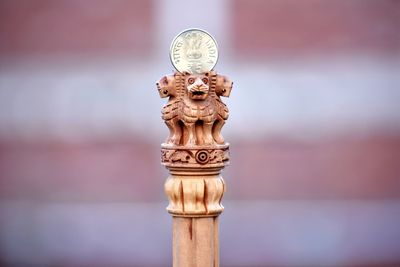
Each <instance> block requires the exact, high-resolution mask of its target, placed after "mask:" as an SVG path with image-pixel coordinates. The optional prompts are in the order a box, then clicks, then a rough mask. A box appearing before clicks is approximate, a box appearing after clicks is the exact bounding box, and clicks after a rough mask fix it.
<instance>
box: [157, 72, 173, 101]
mask: <svg viewBox="0 0 400 267" xmlns="http://www.w3.org/2000/svg"><path fill="white" fill-rule="evenodd" d="M174 81H175V79H174V76H172V75H167V76H164V77H162V78H161V79H160V80H159V81H158V82H157V83H156V84H157V89H158V93H159V94H160V97H161V98H165V97H168V96H175V95H176V92H175V82H174Z"/></svg>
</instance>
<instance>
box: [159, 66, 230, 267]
mask: <svg viewBox="0 0 400 267" xmlns="http://www.w3.org/2000/svg"><path fill="white" fill-rule="evenodd" d="M232 84H233V83H232V82H231V81H230V80H229V79H228V78H227V77H225V76H222V75H219V74H217V73H216V72H215V71H210V72H205V73H202V74H196V75H193V74H189V73H179V72H176V73H174V74H173V75H167V76H164V77H163V78H161V79H160V80H159V81H158V82H157V89H158V92H159V94H160V97H162V98H167V97H168V98H169V99H168V102H167V104H166V105H165V106H164V107H163V109H162V119H163V120H164V121H165V124H166V125H167V127H168V129H169V131H170V134H169V136H168V138H167V139H166V141H165V143H163V144H162V145H161V162H162V164H163V165H164V166H165V167H166V168H167V169H168V170H169V173H170V176H169V177H168V179H167V181H166V182H165V187H164V189H165V193H166V195H167V197H168V199H169V205H168V207H167V210H168V212H169V213H170V214H172V216H173V266H174V267H216V266H219V237H218V227H219V226H218V215H219V214H220V213H221V212H222V211H223V209H224V207H223V206H222V205H221V200H222V197H223V194H224V192H225V182H224V179H223V178H222V177H221V175H220V173H221V170H222V169H223V168H224V167H225V166H226V165H228V164H229V144H228V143H225V141H224V138H223V137H222V135H221V129H222V126H223V125H224V124H225V121H226V120H227V119H228V116H229V111H228V108H227V106H226V105H225V104H224V103H223V102H222V101H221V96H223V97H229V95H230V92H231V89H232Z"/></svg>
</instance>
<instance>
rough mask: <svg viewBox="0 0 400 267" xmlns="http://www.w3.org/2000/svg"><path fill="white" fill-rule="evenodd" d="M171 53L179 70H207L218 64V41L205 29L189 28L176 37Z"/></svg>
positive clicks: (192, 72)
mask: <svg viewBox="0 0 400 267" xmlns="http://www.w3.org/2000/svg"><path fill="white" fill-rule="evenodd" d="M169 55H170V58H171V62H172V65H173V66H174V67H175V69H176V70H177V71H179V72H182V73H183V72H189V73H191V74H195V73H203V72H207V71H210V70H212V69H213V68H214V66H215V64H217V60H218V48H217V42H216V41H215V39H214V38H213V37H212V36H211V35H210V34H209V33H208V32H206V31H204V30H200V29H187V30H185V31H183V32H181V33H179V34H178V35H177V36H176V37H175V38H174V40H173V41H172V44H171V48H170V54H169Z"/></svg>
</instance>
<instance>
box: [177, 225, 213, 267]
mask: <svg viewBox="0 0 400 267" xmlns="http://www.w3.org/2000/svg"><path fill="white" fill-rule="evenodd" d="M218 234H219V231H218V217H208V218H182V217H174V218H173V266H174V267H187V266H191V267H211V266H212V267H218V266H219V244H218V243H219V240H218Z"/></svg>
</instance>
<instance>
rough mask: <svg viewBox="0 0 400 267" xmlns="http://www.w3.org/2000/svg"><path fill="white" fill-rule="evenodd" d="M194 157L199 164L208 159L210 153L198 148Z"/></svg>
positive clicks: (204, 162)
mask: <svg viewBox="0 0 400 267" xmlns="http://www.w3.org/2000/svg"><path fill="white" fill-rule="evenodd" d="M195 159H196V161H197V162H198V163H200V164H206V163H207V162H208V161H209V160H210V153H208V151H207V150H199V151H197V153H196V155H195Z"/></svg>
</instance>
